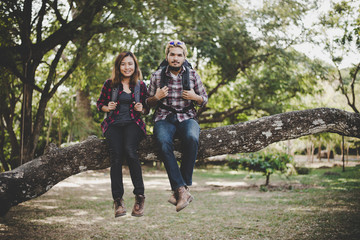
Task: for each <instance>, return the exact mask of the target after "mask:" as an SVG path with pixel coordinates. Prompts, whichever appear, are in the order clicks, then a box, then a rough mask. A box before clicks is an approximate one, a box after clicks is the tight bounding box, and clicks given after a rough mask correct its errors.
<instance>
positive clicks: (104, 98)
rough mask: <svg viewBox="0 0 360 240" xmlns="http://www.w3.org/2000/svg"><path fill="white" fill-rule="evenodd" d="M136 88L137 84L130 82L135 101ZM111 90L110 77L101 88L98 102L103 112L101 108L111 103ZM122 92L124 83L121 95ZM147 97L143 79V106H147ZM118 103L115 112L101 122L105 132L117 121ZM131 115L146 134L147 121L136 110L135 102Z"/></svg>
mask: <svg viewBox="0 0 360 240" xmlns="http://www.w3.org/2000/svg"><path fill="white" fill-rule="evenodd" d="M134 89H135V86H134V85H132V84H130V90H131V99H132V100H133V101H134V102H135V95H134ZM111 91H112V88H111V79H108V80H106V82H105V83H104V85H103V87H102V89H101V93H100V97H99V99H98V100H97V102H96V106H97V108H98V110H99V111H100V112H102V110H101V108H102V107H103V106H107V105H108V104H109V102H110V101H111ZM122 92H123V85H122V84H120V87H119V95H120V94H121V93H122ZM147 97H148V95H147V90H146V85H145V83H144V82H143V81H141V82H140V101H141V103H142V104H143V107H147V106H146V105H145V99H146V98H147ZM117 103H118V105H117V106H116V109H115V110H114V112H113V114H112V115H111V116H109V117H107V118H105V119H104V121H103V122H102V123H101V129H102V131H103V133H105V132H106V130H107V129H108V127H109V125H110V124H112V123H113V122H114V121H115V119H114V117H115V116H116V115H118V114H119V109H120V103H119V102H117ZM130 117H131V119H132V120H133V121H134V122H135V123H136V124H137V125H138V126H139V127H140V128H141V130H142V131H143V132H144V134H145V135H146V126H145V123H144V121H143V120H142V119H141V114H140V112H137V111H135V110H134V104H133V103H131V104H130Z"/></svg>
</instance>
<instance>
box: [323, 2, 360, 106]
mask: <svg viewBox="0 0 360 240" xmlns="http://www.w3.org/2000/svg"><path fill="white" fill-rule="evenodd" d="M317 24H320V26H322V31H321V32H320V33H318V34H319V36H320V37H321V40H320V41H319V43H320V44H322V45H323V44H325V50H326V51H327V52H328V53H329V54H330V56H331V60H332V62H333V64H334V65H335V72H334V73H330V79H332V80H335V81H337V82H338V89H339V90H340V91H341V93H342V94H343V95H344V97H345V99H346V101H347V104H348V105H349V106H350V107H351V109H352V110H353V111H354V112H356V113H359V105H358V104H359V99H357V98H356V96H359V94H360V89H359V87H360V84H359V75H360V60H359V59H360V58H359V57H358V56H360V4H359V1H350V0H343V1H341V2H337V3H334V2H332V9H331V10H330V11H329V12H328V13H326V14H324V15H322V16H321V18H320V21H319V23H317ZM349 55H350V56H357V57H355V58H353V59H352V62H351V64H352V65H351V66H350V67H349V68H347V69H341V64H342V63H343V62H344V61H345V60H346V61H349Z"/></svg>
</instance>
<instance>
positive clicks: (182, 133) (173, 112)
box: [147, 40, 208, 212]
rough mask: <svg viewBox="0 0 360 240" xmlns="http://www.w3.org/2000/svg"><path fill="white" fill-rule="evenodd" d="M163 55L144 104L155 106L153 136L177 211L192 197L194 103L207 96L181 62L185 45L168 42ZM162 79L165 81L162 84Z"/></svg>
mask: <svg viewBox="0 0 360 240" xmlns="http://www.w3.org/2000/svg"><path fill="white" fill-rule="evenodd" d="M165 56H166V61H167V62H168V66H166V67H165V68H164V69H159V70H157V71H156V72H155V73H153V74H152V76H151V82H150V86H149V89H148V92H149V96H150V97H149V98H148V99H147V104H148V105H149V106H150V107H154V106H156V107H157V108H156V110H155V113H154V114H155V115H154V120H155V125H154V136H155V138H156V140H157V143H158V144H159V147H160V156H161V158H162V161H163V162H164V165H165V168H166V171H167V174H168V178H169V181H170V185H171V190H172V191H173V195H172V196H171V197H170V199H169V202H170V203H172V204H173V205H175V206H176V211H177V212H178V211H180V210H182V209H184V208H185V207H186V206H187V205H188V204H189V203H190V202H191V201H192V200H193V197H192V196H191V194H190V192H189V189H188V186H191V185H192V174H193V169H194V165H195V160H196V157H197V152H198V145H199V134H200V127H199V124H198V123H197V121H196V120H195V118H196V110H195V108H194V103H195V104H197V105H200V106H204V105H205V104H206V103H207V101H208V97H207V94H206V91H205V88H204V86H203V84H202V82H201V79H200V76H199V75H198V74H197V73H196V72H195V71H194V70H193V69H191V68H190V67H187V66H185V64H184V63H187V61H186V60H185V58H186V56H187V48H186V45H185V43H184V42H181V41H179V40H174V41H170V42H168V43H167V45H166V48H165ZM187 64H188V63H187ZM186 76H187V77H186ZM164 78H165V79H164ZM186 78H187V80H188V81H187V82H188V83H189V84H188V85H189V89H188V90H184V89H183V88H184V86H183V81H186ZM164 82H167V84H165V85H164ZM163 85H164V86H163ZM175 134H176V135H177V136H178V137H179V138H180V140H181V143H182V159H181V166H180V168H179V166H178V164H177V161H176V158H175V155H174V152H173V150H174V146H173V139H174V136H175Z"/></svg>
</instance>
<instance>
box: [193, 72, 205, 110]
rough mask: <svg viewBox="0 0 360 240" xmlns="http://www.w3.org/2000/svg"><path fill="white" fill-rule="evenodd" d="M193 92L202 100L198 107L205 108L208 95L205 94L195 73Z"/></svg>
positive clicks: (202, 85)
mask: <svg viewBox="0 0 360 240" xmlns="http://www.w3.org/2000/svg"><path fill="white" fill-rule="evenodd" d="M194 92H195V93H196V94H197V95H199V96H201V97H202V98H203V102H202V104H201V105H200V107H203V106H205V105H206V104H207V102H208V95H207V93H206V89H205V87H204V84H203V83H202V81H201V78H200V76H199V74H197V73H196V72H195V83H194Z"/></svg>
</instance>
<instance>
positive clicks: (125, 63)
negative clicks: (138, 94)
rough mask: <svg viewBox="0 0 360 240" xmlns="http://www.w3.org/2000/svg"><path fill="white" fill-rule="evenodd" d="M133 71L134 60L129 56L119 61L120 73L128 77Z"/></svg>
mask: <svg viewBox="0 0 360 240" xmlns="http://www.w3.org/2000/svg"><path fill="white" fill-rule="evenodd" d="M134 72H135V62H134V59H133V58H132V57H131V56H127V57H124V59H123V60H122V61H121V63H120V73H121V74H122V75H123V76H124V77H126V78H129V77H131V75H133V73H134Z"/></svg>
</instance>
